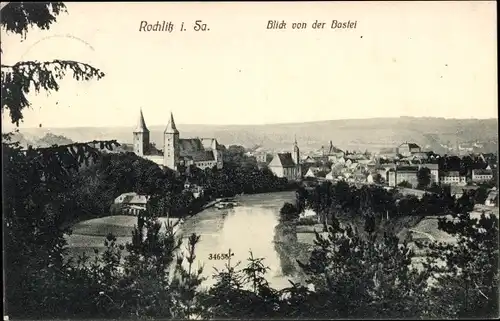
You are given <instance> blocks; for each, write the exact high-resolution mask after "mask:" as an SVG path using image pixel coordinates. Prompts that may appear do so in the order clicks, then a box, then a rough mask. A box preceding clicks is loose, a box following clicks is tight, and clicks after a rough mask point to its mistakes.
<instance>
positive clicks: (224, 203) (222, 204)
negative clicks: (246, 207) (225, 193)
mask: <svg viewBox="0 0 500 321" xmlns="http://www.w3.org/2000/svg"><path fill="white" fill-rule="evenodd" d="M238 205H239V204H238V202H236V201H235V200H234V199H232V198H223V199H221V200H220V201H219V202H217V203H216V204H215V208H217V209H219V210H223V209H228V208H233V207H235V206H238Z"/></svg>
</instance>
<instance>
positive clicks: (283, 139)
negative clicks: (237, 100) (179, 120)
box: [20, 117, 498, 153]
mask: <svg viewBox="0 0 500 321" xmlns="http://www.w3.org/2000/svg"><path fill="white" fill-rule="evenodd" d="M133 128H134V126H133V123H131V126H127V127H106V128H105V127H102V128H98V127H79V128H29V129H22V130H20V131H21V133H22V134H23V135H24V136H25V138H26V139H28V140H32V141H33V140H35V141H36V139H39V138H41V137H43V136H44V135H46V134H47V133H51V134H53V135H62V136H64V137H67V138H68V139H70V140H72V141H90V140H94V139H96V140H101V139H116V140H118V141H119V142H121V143H131V142H132V130H133ZM177 128H178V129H179V131H180V136H181V137H186V138H187V137H216V138H217V139H218V141H219V142H220V143H221V144H224V145H226V146H227V145H231V144H237V145H243V146H245V147H247V148H252V147H255V146H260V149H265V150H290V149H291V147H292V144H293V140H294V136H296V137H297V141H298V143H299V146H300V148H301V149H302V150H303V151H308V150H317V149H319V148H321V146H324V147H325V148H326V149H328V147H329V141H330V140H331V141H332V142H333V144H334V145H335V146H336V147H338V148H341V149H344V150H345V149H347V150H362V151H364V150H369V151H379V150H380V149H382V148H386V149H387V148H394V147H396V146H397V145H399V144H401V143H402V142H405V141H408V142H415V143H417V144H419V145H420V146H421V147H422V148H424V149H427V150H433V151H435V152H437V153H445V152H447V151H448V150H447V146H448V147H450V146H451V147H453V148H456V146H457V142H459V143H460V144H466V145H467V146H472V145H473V144H474V143H476V145H477V146H479V147H474V151H475V152H496V151H497V145H498V119H444V118H415V117H400V118H373V119H349V120H328V121H321V122H307V123H291V124H267V125H188V124H177ZM149 129H150V131H151V140H152V142H153V143H155V144H156V145H157V146H162V145H163V139H162V135H163V130H164V126H150V127H149ZM52 137H53V136H52Z"/></svg>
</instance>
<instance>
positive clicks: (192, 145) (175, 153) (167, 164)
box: [133, 109, 223, 171]
mask: <svg viewBox="0 0 500 321" xmlns="http://www.w3.org/2000/svg"><path fill="white" fill-rule="evenodd" d="M133 135H134V136H133V144H134V147H133V149H134V153H135V154H136V155H138V156H141V157H143V158H145V159H148V160H151V161H153V162H155V163H156V164H158V165H160V166H162V167H164V168H169V169H172V170H174V171H176V170H177V169H178V167H179V166H186V167H188V168H189V166H191V165H195V166H196V167H198V168H200V169H202V170H203V169H206V168H213V167H216V168H217V169H221V168H222V167H223V161H222V149H221V145H219V143H218V142H217V139H215V138H180V135H179V131H178V130H177V127H176V126H175V122H174V115H173V114H172V113H170V119H169V121H168V124H167V127H166V128H165V130H164V131H163V150H158V149H156V148H155V147H154V146H153V145H152V144H151V143H150V132H149V129H148V128H147V126H146V122H145V121H144V115H143V114H142V109H141V111H140V115H139V121H138V123H137V127H136V128H135V130H134V132H133Z"/></svg>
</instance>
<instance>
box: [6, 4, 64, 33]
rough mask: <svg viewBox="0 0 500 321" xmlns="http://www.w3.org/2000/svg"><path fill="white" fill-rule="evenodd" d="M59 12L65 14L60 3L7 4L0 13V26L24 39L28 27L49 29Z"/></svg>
mask: <svg viewBox="0 0 500 321" xmlns="http://www.w3.org/2000/svg"><path fill="white" fill-rule="evenodd" d="M61 12H67V10H66V6H65V5H64V4H63V3H62V2H9V3H7V4H6V5H4V6H3V7H2V9H1V11H0V25H1V26H2V27H3V28H4V29H5V30H6V31H7V32H13V33H16V34H19V35H21V36H22V37H23V38H24V39H25V38H26V35H27V33H28V30H29V28H30V27H38V28H40V29H42V30H48V29H50V25H51V24H52V23H54V22H55V21H56V16H58V15H59V14H60V13H61Z"/></svg>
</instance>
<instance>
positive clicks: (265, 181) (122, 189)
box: [19, 148, 296, 224]
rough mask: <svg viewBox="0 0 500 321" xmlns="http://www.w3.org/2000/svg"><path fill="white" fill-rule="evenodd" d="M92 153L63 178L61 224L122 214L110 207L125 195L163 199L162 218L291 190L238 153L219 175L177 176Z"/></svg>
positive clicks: (123, 157)
mask: <svg viewBox="0 0 500 321" xmlns="http://www.w3.org/2000/svg"><path fill="white" fill-rule="evenodd" d="M114 149H116V148H114ZM93 152H94V153H95V154H94V158H92V159H91V161H90V162H89V163H88V164H83V166H80V167H79V168H78V169H75V170H74V171H72V172H71V173H69V174H68V176H67V177H66V180H65V181H64V182H63V183H64V186H65V189H66V192H65V193H64V194H65V196H64V207H65V208H66V209H67V211H66V214H65V221H66V224H71V223H73V222H75V221H81V220H85V219H90V218H95V217H101V216H107V215H110V214H119V213H122V209H123V207H122V206H120V205H116V204H115V205H113V202H114V200H115V198H116V197H118V196H119V195H121V194H123V193H128V192H135V193H137V194H140V195H149V196H152V197H156V198H158V197H161V198H164V210H165V214H167V213H169V215H171V216H172V217H180V216H185V215H189V214H191V213H194V212H196V211H198V210H199V209H200V208H201V207H202V206H203V205H205V204H206V203H207V202H208V201H210V200H212V199H214V198H217V197H231V196H235V195H236V194H240V193H247V194H250V193H263V192H274V191H281V190H285V189H289V188H295V187H296V186H291V185H290V184H289V183H288V182H287V180H286V179H280V178H277V177H276V176H275V175H274V174H273V173H272V172H271V171H269V170H268V169H266V168H264V169H259V168H258V167H257V165H256V163H252V160H251V159H249V158H247V157H246V156H244V155H243V154H242V153H238V154H237V156H238V157H239V158H236V157H233V158H231V157H230V156H226V157H228V158H227V159H226V163H225V166H224V168H223V169H221V170H217V169H215V168H213V169H206V170H200V169H198V168H196V167H194V166H193V167H191V168H190V169H189V170H186V169H184V170H181V173H180V174H179V173H175V172H174V171H171V170H168V169H166V170H163V169H161V168H160V167H159V166H158V165H157V164H156V163H154V162H151V161H149V160H147V159H144V158H142V157H139V156H137V155H135V154H134V153H130V152H128V153H106V152H100V151H96V150H93ZM19 153H20V154H21V152H19ZM240 154H241V155H240ZM186 180H188V182H189V183H190V184H196V185H199V186H200V187H201V188H202V190H203V193H202V194H201V197H199V198H195V197H194V195H193V193H192V192H191V191H190V190H186V189H185V188H184V187H185V186H184V185H185V183H186Z"/></svg>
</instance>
